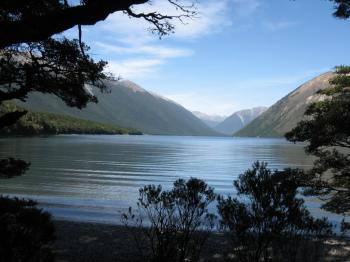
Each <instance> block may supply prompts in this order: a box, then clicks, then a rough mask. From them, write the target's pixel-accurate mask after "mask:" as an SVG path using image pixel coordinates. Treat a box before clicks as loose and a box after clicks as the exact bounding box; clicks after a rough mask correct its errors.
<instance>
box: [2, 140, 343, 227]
mask: <svg viewBox="0 0 350 262" xmlns="http://www.w3.org/2000/svg"><path fill="white" fill-rule="evenodd" d="M7 156H11V157H17V158H21V159H24V160H26V161H30V162H31V167H30V170H29V171H28V172H27V173H26V174H25V175H23V176H21V177H17V178H13V179H5V180H1V183H0V194H3V195H11V196H14V195H17V196H21V197H30V198H33V199H36V200H37V201H38V202H39V205H40V207H42V208H44V209H45V210H48V211H50V212H51V213H52V214H53V216H54V217H55V218H56V219H66V220H73V221H74V220H77V221H90V222H100V223H118V222H119V217H120V212H123V211H125V210H126V209H127V208H128V207H129V206H135V202H136V200H137V197H138V189H139V188H140V187H141V186H144V185H146V184H161V185H162V186H163V187H164V188H169V187H170V186H171V185H172V183H173V182H174V181H175V180H176V179H177V178H189V177H197V178H201V179H203V180H205V181H206V182H207V183H208V184H209V185H210V186H212V187H214V188H215V191H216V193H220V194H226V195H228V194H234V191H233V187H232V181H233V180H234V179H236V178H237V177H238V175H239V174H241V173H242V172H244V171H245V170H246V169H248V168H250V167H251V165H252V163H253V162H254V161H256V160H260V161H265V162H268V163H269V167H271V168H273V169H275V168H277V169H282V168H285V167H299V168H309V167H310V166H311V164H312V161H313V160H312V159H311V158H310V157H309V156H306V155H305V153H304V151H303V145H301V144H296V145H295V144H291V143H289V142H287V141H285V140H284V139H266V138H231V137H180V136H178V137H177V136H148V135H144V136H116V135H114V136H111V135H95V136H94V135H59V136H48V137H16V138H0V157H1V158H2V157H7ZM307 205H308V207H309V208H310V210H311V211H312V213H313V214H315V215H316V216H321V215H329V214H327V213H324V212H322V211H320V210H319V209H318V205H319V204H318V202H317V201H308V203H307ZM340 219H341V218H340V217H337V216H334V215H332V217H331V220H333V221H339V220H340Z"/></svg>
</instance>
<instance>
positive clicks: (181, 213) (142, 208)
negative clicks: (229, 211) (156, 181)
mask: <svg viewBox="0 0 350 262" xmlns="http://www.w3.org/2000/svg"><path fill="white" fill-rule="evenodd" d="M215 197H216V196H215V194H214V190H213V189H212V188H211V187H208V185H207V184H206V183H205V182H204V181H202V180H200V179H196V178H191V179H189V180H188V181H185V180H183V179H178V180H176V181H175V182H174V186H173V188H172V189H171V190H168V191H163V190H162V187H161V186H160V185H159V186H154V185H148V186H144V187H143V188H141V189H140V197H139V200H138V202H137V206H138V208H137V209H136V211H133V210H132V209H131V208H129V212H128V213H126V214H123V216H122V222H123V223H124V225H126V226H127V227H128V228H130V230H132V232H133V233H134V237H135V240H136V243H137V246H138V248H139V251H140V253H141V255H142V257H143V259H145V258H147V257H149V260H150V261H159V262H161V261H179V262H184V261H198V260H199V255H200V252H201V248H202V246H203V244H204V242H205V240H206V238H207V237H208V233H209V232H210V231H211V230H212V229H213V227H214V219H215V215H214V214H212V213H210V212H209V210H208V207H209V205H210V204H211V203H212V202H213V201H214V200H215ZM130 226H131V227H130ZM149 253H150V254H149Z"/></svg>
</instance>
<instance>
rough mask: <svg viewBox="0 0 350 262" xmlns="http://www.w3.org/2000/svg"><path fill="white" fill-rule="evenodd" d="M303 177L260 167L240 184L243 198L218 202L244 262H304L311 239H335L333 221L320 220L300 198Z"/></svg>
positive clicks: (236, 184)
mask: <svg viewBox="0 0 350 262" xmlns="http://www.w3.org/2000/svg"><path fill="white" fill-rule="evenodd" d="M299 172H300V170H293V169H285V170H284V171H271V169H268V168H267V164H265V163H260V162H256V163H254V165H253V167H252V169H248V170H247V171H246V172H245V173H244V174H242V175H240V176H239V178H238V180H236V181H234V188H235V190H236V191H237V195H238V196H239V197H240V198H239V199H238V198H233V197H227V198H225V197H222V196H221V197H219V198H218V211H219V214H220V217H221V218H220V224H221V227H222V229H223V230H224V232H226V233H227V234H228V235H229V237H230V239H231V241H232V245H233V248H232V251H233V253H234V254H235V255H236V257H237V258H238V260H239V261H245V262H259V261H271V258H272V259H273V261H300V253H301V247H302V246H304V245H305V243H307V240H309V239H311V240H316V239H318V238H320V237H323V236H327V235H329V234H331V232H332V231H331V225H330V224H329V223H328V222H327V220H325V219H314V218H313V217H312V216H311V215H310V213H309V211H308V210H307V209H306V208H305V206H304V201H303V200H302V199H301V198H297V194H298V183H297V181H296V177H297V176H298V175H299ZM308 252H309V254H311V253H312V252H311V250H310V249H309V250H308ZM298 259H299V260H298ZM303 261H307V260H303ZM314 261H315V260H314ZM316 261H317V260H316Z"/></svg>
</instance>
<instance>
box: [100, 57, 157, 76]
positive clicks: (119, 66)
mask: <svg viewBox="0 0 350 262" xmlns="http://www.w3.org/2000/svg"><path fill="white" fill-rule="evenodd" d="M162 64H164V61H163V60H161V59H152V58H150V59H126V60H123V61H115V60H112V61H109V63H108V65H107V68H106V70H107V71H108V72H111V73H113V74H114V75H116V76H120V77H122V78H127V79H136V78H139V77H144V76H147V75H150V74H151V73H155V72H156V71H157V70H158V67H159V66H160V65H162Z"/></svg>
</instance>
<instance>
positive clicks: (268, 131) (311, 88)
mask: <svg viewBox="0 0 350 262" xmlns="http://www.w3.org/2000/svg"><path fill="white" fill-rule="evenodd" d="M333 75H334V73H332V72H326V73H324V74H321V75H319V76H317V77H314V78H312V79H311V80H309V81H307V82H305V83H304V84H302V85H300V86H298V87H297V88H296V89H294V90H293V91H292V92H290V93H289V94H287V95H286V96H284V97H283V98H281V99H280V100H278V101H277V102H276V103H275V104H274V105H272V106H271V107H270V108H269V109H268V110H266V111H265V112H264V113H263V114H262V115H260V116H259V117H257V118H256V119H255V120H253V121H252V122H251V123H250V124H249V125H247V126H246V127H244V128H242V129H241V130H239V131H237V132H236V133H235V134H234V136H248V137H257V136H259V137H282V136H284V134H285V133H286V132H288V131H290V130H291V129H292V128H294V127H295V126H296V125H297V123H298V122H299V121H301V120H302V119H303V118H304V112H305V110H306V108H307V106H308V105H310V104H311V103H313V102H316V101H319V100H321V99H323V98H324V96H323V95H319V94H317V91H318V90H320V89H323V88H326V87H327V86H329V80H330V79H331V77H332V76H333Z"/></svg>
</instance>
